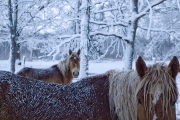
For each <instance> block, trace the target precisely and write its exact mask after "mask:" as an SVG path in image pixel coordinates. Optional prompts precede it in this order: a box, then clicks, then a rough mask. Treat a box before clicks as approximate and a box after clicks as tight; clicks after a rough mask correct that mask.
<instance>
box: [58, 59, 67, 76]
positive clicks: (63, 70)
mask: <svg viewBox="0 0 180 120" xmlns="http://www.w3.org/2000/svg"><path fill="white" fill-rule="evenodd" d="M69 57H70V56H67V57H65V58H64V59H63V60H61V61H60V62H59V63H58V64H57V67H58V68H59V70H60V71H61V73H62V74H63V76H65V75H66V71H68V69H69Z"/></svg>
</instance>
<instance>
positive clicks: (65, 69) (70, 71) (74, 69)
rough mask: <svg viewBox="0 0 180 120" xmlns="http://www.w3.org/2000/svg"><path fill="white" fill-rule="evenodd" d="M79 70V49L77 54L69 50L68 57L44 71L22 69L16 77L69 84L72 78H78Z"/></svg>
mask: <svg viewBox="0 0 180 120" xmlns="http://www.w3.org/2000/svg"><path fill="white" fill-rule="evenodd" d="M79 70H80V49H79V50H78V51H77V52H72V50H69V55H68V56H67V57H66V58H64V59H63V60H62V61H60V62H59V63H58V64H55V65H53V66H51V67H50V68H46V69H37V68H29V67H24V68H22V69H21V70H20V71H19V72H17V73H16V74H17V75H20V76H24V77H27V78H33V79H37V80H43V81H46V82H54V83H59V84H67V83H71V82H72V79H73V78H77V77H78V76H79Z"/></svg>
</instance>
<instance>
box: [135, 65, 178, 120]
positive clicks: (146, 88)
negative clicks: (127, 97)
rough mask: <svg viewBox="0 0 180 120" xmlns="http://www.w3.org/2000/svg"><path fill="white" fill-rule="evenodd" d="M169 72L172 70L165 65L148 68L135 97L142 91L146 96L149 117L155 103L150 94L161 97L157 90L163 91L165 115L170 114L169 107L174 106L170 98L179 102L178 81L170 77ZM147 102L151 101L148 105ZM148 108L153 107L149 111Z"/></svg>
mask: <svg viewBox="0 0 180 120" xmlns="http://www.w3.org/2000/svg"><path fill="white" fill-rule="evenodd" d="M169 70H170V68H169V67H167V65H166V64H165V63H156V64H154V65H151V66H149V67H147V70H146V74H145V76H144V77H143V78H142V80H141V81H140V83H139V85H138V87H137V90H136V94H135V95H136V96H137V93H138V91H140V90H142V92H143V94H144V103H145V110H146V111H148V112H147V114H148V115H147V116H148V117H149V115H150V111H151V110H150V109H151V107H152V104H153V103H154V102H155V101H153V99H152V97H148V93H151V94H152V95H153V96H154V97H155V96H156V97H160V96H159V95H157V94H158V93H157V92H156V90H161V91H159V92H162V98H163V101H162V102H163V103H162V104H163V106H165V109H163V110H162V111H163V114H166V112H168V111H167V108H168V106H171V105H172V103H170V102H169V101H170V98H172V99H173V100H177V96H178V89H177V87H176V81H175V80H174V78H172V76H171V75H170V73H169ZM155 99H158V98H155ZM147 100H149V104H148V105H147V102H145V101H147ZM172 102H173V101H172ZM147 106H151V107H150V108H149V109H147Z"/></svg>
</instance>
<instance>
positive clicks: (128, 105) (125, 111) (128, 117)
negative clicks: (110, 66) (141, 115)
mask: <svg viewBox="0 0 180 120" xmlns="http://www.w3.org/2000/svg"><path fill="white" fill-rule="evenodd" d="M109 74H110V76H109V104H110V110H111V114H112V115H113V116H117V117H118V119H119V120H133V119H135V118H137V117H136V116H137V115H136V114H137V113H136V111H137V108H136V101H135V95H134V91H135V90H136V87H137V84H138V83H139V80H140V79H139V76H138V75H137V73H136V72H135V71H134V70H131V71H127V72H125V71H118V70H112V71H109Z"/></svg>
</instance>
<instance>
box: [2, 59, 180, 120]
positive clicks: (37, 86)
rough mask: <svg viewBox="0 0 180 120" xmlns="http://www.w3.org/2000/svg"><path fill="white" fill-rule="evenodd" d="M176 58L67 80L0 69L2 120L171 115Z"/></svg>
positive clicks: (165, 118)
mask: <svg viewBox="0 0 180 120" xmlns="http://www.w3.org/2000/svg"><path fill="white" fill-rule="evenodd" d="M178 69H179V61H178V59H177V58H176V57H174V58H173V59H172V60H171V62H170V63H169V65H168V66H167V65H164V64H161V63H156V64H154V65H152V66H146V64H145V62H144V60H143V59H142V58H141V57H139V58H138V60H137V62H136V70H137V72H136V71H134V70H132V71H118V70H110V71H108V72H106V73H104V74H101V75H96V76H91V77H87V78H83V79H82V80H80V81H78V82H75V83H71V84H54V83H48V82H44V81H40V80H33V79H29V78H24V77H21V76H18V75H15V74H13V73H10V72H6V71H0V119H2V120H6V119H8V120H11V119H13V120H22V119H32V120H52V119H53V120H117V119H119V120H156V119H158V120H161V119H162V120H175V119H176V112H175V103H176V100H177V97H178V93H177V86H176V80H175V78H176V75H177V73H178Z"/></svg>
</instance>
